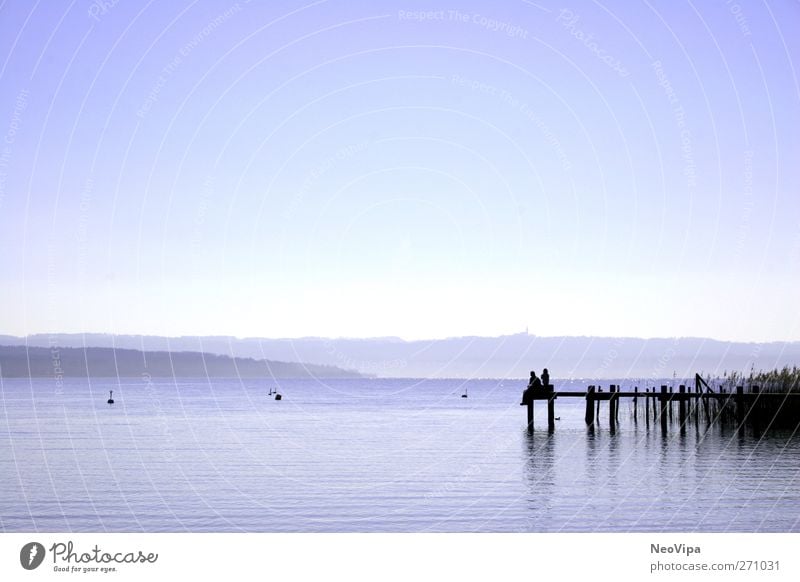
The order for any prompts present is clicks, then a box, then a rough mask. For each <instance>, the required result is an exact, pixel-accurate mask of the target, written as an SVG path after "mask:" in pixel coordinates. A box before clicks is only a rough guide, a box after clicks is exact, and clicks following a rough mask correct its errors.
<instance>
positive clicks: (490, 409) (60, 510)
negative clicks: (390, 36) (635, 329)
mask: <svg viewBox="0 0 800 582" xmlns="http://www.w3.org/2000/svg"><path fill="white" fill-rule="evenodd" d="M587 383H588V382H587ZM274 385H275V384H265V383H264V382H261V381H239V380H235V379H232V380H211V381H209V380H205V379H198V380H196V381H181V382H178V383H175V382H172V381H163V380H158V379H153V380H151V381H148V380H147V379H143V380H141V381H139V380H137V379H127V380H123V381H122V383H121V384H120V381H118V380H116V379H92V380H91V381H86V380H70V381H66V382H65V384H64V385H63V386H61V387H56V386H55V384H54V383H53V382H52V381H46V380H33V381H28V380H4V381H3V382H2V390H0V406H1V407H0V441H1V442H2V446H0V529H2V531H6V532H13V531H43V532H49V531H56V532H62V531H126V532H127V531H134V532H135V531H146V532H158V531H241V530H243V531H265V532H312V531H333V532H343V531H359V532H361V531H365V532H426V531H448V532H475V531H478V532H495V531H498V532H528V531H531V532H537V531H681V532H686V531H712V532H724V531H744V532H760V531H778V532H792V531H800V511H799V510H798V509H797V508H798V507H800V488H798V487H797V485H798V476H799V475H800V471H799V470H798V467H800V463H799V461H800V443H799V442H798V440H797V439H794V440H790V439H788V438H787V437H788V436H789V435H787V434H773V435H771V436H769V437H765V438H762V439H761V440H759V439H756V438H754V437H753V436H752V435H751V434H747V435H744V436H737V435H736V434H735V433H734V432H733V431H724V430H722V429H720V428H718V427H717V428H713V429H711V430H710V431H708V432H706V431H705V428H704V426H702V424H701V426H700V427H699V428H696V427H695V426H690V427H688V428H687V430H686V434H685V435H683V436H682V435H680V433H679V431H678V427H677V422H676V424H673V425H672V426H671V427H670V430H669V432H668V433H667V435H665V436H662V434H661V432H660V430H659V429H658V427H655V426H654V424H653V423H652V421H651V423H650V429H649V430H647V429H646V428H645V423H644V420H643V418H642V417H643V412H642V411H643V405H642V408H640V416H639V422H638V423H637V424H635V425H634V423H633V420H632V417H631V408H630V404H629V403H627V402H623V403H622V406H621V409H620V426H619V428H618V429H617V431H616V432H615V433H614V434H611V433H610V432H609V430H608V428H607V410H606V408H605V403H604V404H603V408H602V410H601V417H600V423H599V427H598V429H597V430H596V431H595V432H594V434H590V433H588V432H587V429H586V427H585V425H584V422H583V405H584V403H583V400H581V399H560V400H558V401H557V405H556V415H557V416H559V417H560V419H561V420H559V421H558V422H557V423H556V425H557V426H556V431H555V433H554V434H552V435H549V434H548V433H547V431H546V418H545V417H544V416H543V413H544V412H545V408H546V407H545V406H543V405H539V406H538V408H537V412H536V421H535V422H536V430H535V431H534V433H533V435H532V436H529V435H528V434H527V433H526V431H525V411H524V408H522V407H520V406H519V399H520V393H521V389H522V386H521V383H520V382H514V381H503V382H500V381H492V380H480V381H479V380H474V381H462V380H449V381H448V380H422V381H420V380H381V379H365V380H336V381H325V382H317V381H311V380H303V381H300V380H295V381H280V384H279V386H280V390H281V393H282V394H283V396H284V399H283V400H282V401H280V402H276V401H275V400H274V399H272V398H271V397H269V396H268V392H269V388H270V387H272V386H274ZM465 388H466V390H467V393H468V398H461V394H462V393H463V392H464V389H465ZM565 388H566V389H574V390H579V389H583V388H585V385H584V383H583V382H581V383H580V385H579V384H577V383H576V384H573V385H565V384H563V383H562V384H560V385H559V389H565ZM111 389H113V390H114V399H115V404H114V405H113V406H109V405H107V404H106V399H107V398H108V390H111ZM537 404H538V403H537ZM676 416H677V415H676ZM676 420H677V419H676Z"/></svg>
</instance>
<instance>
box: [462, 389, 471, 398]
mask: <svg viewBox="0 0 800 582" xmlns="http://www.w3.org/2000/svg"><path fill="white" fill-rule="evenodd" d="M461 398H469V397H468V396H467V389H466V388H464V393H463V394H462V395H461Z"/></svg>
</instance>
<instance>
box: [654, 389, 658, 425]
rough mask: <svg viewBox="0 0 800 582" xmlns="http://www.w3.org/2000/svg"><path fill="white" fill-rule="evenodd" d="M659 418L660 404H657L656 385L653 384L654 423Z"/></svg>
mask: <svg viewBox="0 0 800 582" xmlns="http://www.w3.org/2000/svg"><path fill="white" fill-rule="evenodd" d="M657 420H658V406H657V405H656V387H655V386H653V423H655V421H657Z"/></svg>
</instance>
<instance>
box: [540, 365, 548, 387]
mask: <svg viewBox="0 0 800 582" xmlns="http://www.w3.org/2000/svg"><path fill="white" fill-rule="evenodd" d="M542 386H544V387H545V388H547V387H548V386H550V372H548V371H547V368H545V369H544V370H542Z"/></svg>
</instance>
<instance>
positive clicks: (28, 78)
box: [0, 0, 800, 341]
mask: <svg viewBox="0 0 800 582" xmlns="http://www.w3.org/2000/svg"><path fill="white" fill-rule="evenodd" d="M798 27H800V3H799V2H796V1H789V0H776V1H773V2H769V3H767V2H757V1H754V2H743V1H739V2H736V1H733V0H731V1H725V0H719V1H714V2H699V1H695V2H684V1H675V2H673V1H669V2H666V1H662V2H655V1H643V2H623V1H621V0H620V1H615V2H602V3H601V2H593V1H581V2H576V1H568V0H565V1H563V2H560V3H549V2H545V1H544V0H542V1H540V2H536V3H534V2H528V1H522V0H519V1H518V0H509V1H502V2H493V3H487V2H465V1H444V2H440V1H429V2H405V1H402V2H394V1H392V2H366V1H360V2H344V1H333V0H329V1H316V2H308V1H303V2H263V3H262V2H255V1H253V2H247V1H245V0H240V1H239V2H229V1H217V2H206V1H196V2H191V1H185V0H178V1H175V2H168V3H165V2H154V1H151V2H144V1H139V2H135V1H128V0H118V1H115V0H107V1H104V2H101V1H97V2H90V1H78V0H75V1H73V2H28V1H22V0H10V1H5V2H3V3H2V5H0V86H2V92H0V140H1V141H0V245H1V246H2V252H0V333H6V334H14V335H26V334H32V333H47V332H104V333H117V334H156V335H169V336H177V335H233V336H239V337H244V336H259V337H302V336H330V337H345V336H346V337H372V336H399V337H403V338H407V339H422V338H438V337H451V336H459V335H500V334H506V333H516V332H521V331H523V330H525V329H526V328H527V329H528V330H529V332H530V333H531V334H536V335H542V336H549V335H550V336H552V335H600V336H637V337H674V336H701V337H712V338H716V339H724V340H736V341H793V340H800V301H798V298H799V297H800V293H798V290H800V163H798V162H800V80H799V78H800V66H798V61H799V59H798V57H800V34H797V29H798Z"/></svg>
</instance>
